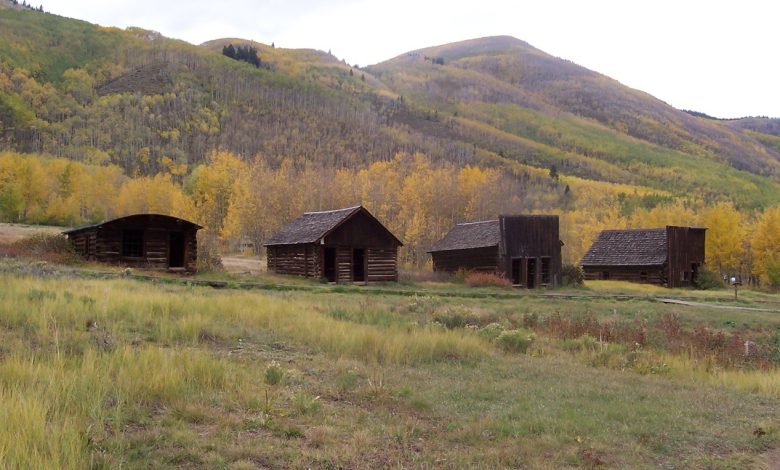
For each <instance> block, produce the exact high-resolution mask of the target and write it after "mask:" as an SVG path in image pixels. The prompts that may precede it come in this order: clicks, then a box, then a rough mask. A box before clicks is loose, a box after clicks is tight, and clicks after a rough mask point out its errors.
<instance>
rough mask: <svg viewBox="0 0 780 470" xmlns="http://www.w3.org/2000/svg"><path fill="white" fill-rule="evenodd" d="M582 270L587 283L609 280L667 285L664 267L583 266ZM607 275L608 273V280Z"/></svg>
mask: <svg viewBox="0 0 780 470" xmlns="http://www.w3.org/2000/svg"><path fill="white" fill-rule="evenodd" d="M582 269H583V271H584V272H585V280H587V281H599V280H604V279H609V280H610V281H629V282H637V283H641V284H657V285H665V284H666V269H665V267H664V266H658V265H655V266H583V268H582ZM605 273H607V277H606V278H605V276H604V274H605ZM642 273H645V275H643V274H642Z"/></svg>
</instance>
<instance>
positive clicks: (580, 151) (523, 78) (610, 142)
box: [369, 36, 780, 194]
mask: <svg viewBox="0 0 780 470" xmlns="http://www.w3.org/2000/svg"><path fill="white" fill-rule="evenodd" d="M369 70H370V71H371V72H372V73H373V74H374V75H375V76H376V77H377V78H379V79H380V80H382V81H383V82H384V83H385V84H386V85H387V86H389V87H390V88H391V89H393V90H394V91H395V92H397V93H399V94H402V95H404V96H405V97H409V98H411V99H412V100H414V101H417V102H420V103H422V104H423V105H424V106H427V107H431V108H435V109H437V110H438V111H439V112H440V113H446V114H448V115H452V116H457V117H460V118H461V121H463V120H464V118H465V119H467V120H469V121H476V122H478V123H480V124H488V125H490V126H491V127H493V128H496V129H498V130H501V131H504V132H506V133H509V134H511V135H513V136H517V137H519V138H522V139H529V140H531V141H533V142H535V143H537V144H543V145H545V146H548V147H547V148H543V149H538V151H537V152H536V155H535V156H536V157H537V158H538V157H539V154H540V153H541V154H544V153H545V150H547V152H546V153H547V154H548V155H547V156H548V157H550V158H551V159H553V160H554V159H555V158H556V155H555V152H556V151H558V152H560V151H563V152H566V153H568V154H574V155H565V156H564V157H563V159H562V160H561V161H558V162H554V163H555V164H557V165H558V167H559V168H563V169H564V171H573V172H574V173H577V174H583V173H585V176H588V177H593V178H597V179H607V180H611V179H612V180H617V181H621V182H631V183H639V184H649V185H651V186H652V185H654V184H653V181H654V180H656V181H657V180H658V179H662V180H665V181H666V183H667V184H669V183H671V184H673V185H674V186H678V189H682V190H685V191H690V190H692V189H694V188H695V187H701V186H702V185H703V186H705V187H708V188H710V189H711V190H712V191H711V192H712V194H716V193H718V191H720V189H719V188H722V187H721V183H722V181H719V180H720V178H719V177H718V176H716V177H715V178H714V179H713V180H711V181H707V179H708V174H709V173H710V172H714V173H717V172H718V171H719V170H718V168H721V169H722V168H723V166H727V167H730V168H729V169H728V170H726V172H727V173H729V174H730V175H737V173H736V172H734V171H733V170H744V171H746V172H749V173H753V174H757V175H763V176H769V177H770V178H772V179H774V180H777V178H778V176H779V175H780V152H778V149H777V148H776V147H775V146H773V145H767V143H766V140H765V139H763V138H761V137H763V136H758V137H757V136H756V135H755V134H753V133H745V132H742V131H741V129H740V128H739V127H737V126H732V125H728V124H727V122H725V121H724V122H722V121H714V120H710V119H703V118H699V117H695V116H691V115H689V114H687V113H685V112H682V111H680V110H677V109H675V108H673V107H671V106H669V105H667V104H666V103H663V102H662V101H660V100H657V99H655V98H653V97H652V96H650V95H648V94H646V93H643V92H640V91H637V90H633V89H631V88H628V87H625V86H623V85H621V84H620V83H618V82H617V81H615V80H612V79H610V78H608V77H605V76H603V75H601V74H598V73H596V72H593V71H590V70H588V69H585V68H583V67H580V66H578V65H576V64H574V63H572V62H569V61H566V60H562V59H558V58H555V57H552V56H550V55H548V54H545V53H544V52H542V51H540V50H538V49H535V48H534V47H532V46H530V45H529V44H527V43H525V42H523V41H520V40H518V39H514V38H511V37H505V36H499V37H489V38H481V39H475V40H470V41H463V42H458V43H453V44H447V45H443V46H438V47H432V48H426V49H421V50H418V51H413V52H409V53H407V54H404V55H401V56H398V57H396V58H394V59H391V60H389V61H386V62H383V63H380V64H377V65H374V66H371V67H370V68H369ZM462 124H465V125H467V127H473V126H470V125H468V123H465V122H462ZM754 130H756V129H754ZM764 132H765V131H764ZM498 146H500V144H499V145H497V147H498ZM533 153H534V152H533V151H531V150H526V151H525V152H522V151H520V152H516V155H515V157H516V158H520V159H528V158H529V155H528V154H533ZM557 157H558V158H560V156H557ZM593 159H596V160H599V162H594V161H593ZM534 163H535V164H543V163H544V162H543V161H536V162H534ZM604 163H607V164H608V166H605V165H604ZM572 164H574V165H572ZM572 166H575V168H574V169H572V168H571V167H572ZM670 166H675V167H679V168H680V169H681V170H682V173H681V174H679V175H678V177H676V178H675V179H676V180H677V181H673V180H672V179H666V178H665V177H664V176H663V175H662V173H663V172H664V171H665V169H666V168H668V167H670ZM586 169H587V170H586ZM621 170H623V172H621ZM625 172H628V173H630V174H632V175H634V176H635V179H634V180H631V179H630V178H628V179H626V178H627V174H626V173H625ZM605 173H606V174H605ZM707 192H710V191H707Z"/></svg>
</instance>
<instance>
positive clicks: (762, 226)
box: [751, 206, 780, 287]
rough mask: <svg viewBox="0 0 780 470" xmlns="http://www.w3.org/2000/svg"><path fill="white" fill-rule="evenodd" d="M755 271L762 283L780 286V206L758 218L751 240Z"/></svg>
mask: <svg viewBox="0 0 780 470" xmlns="http://www.w3.org/2000/svg"><path fill="white" fill-rule="evenodd" d="M751 248H752V250H751V251H752V254H753V269H754V272H755V273H756V274H758V275H759V276H760V278H761V282H764V283H767V284H771V285H773V286H775V287H776V286H778V285H780V206H774V207H771V208H769V209H767V210H766V211H764V213H763V214H762V215H761V216H760V217H759V218H758V220H757V221H756V225H755V231H754V232H753V236H752V239H751Z"/></svg>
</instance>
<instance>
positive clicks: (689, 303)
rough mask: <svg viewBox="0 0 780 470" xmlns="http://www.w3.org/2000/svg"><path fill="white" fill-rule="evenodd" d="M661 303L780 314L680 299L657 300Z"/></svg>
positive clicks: (779, 311)
mask: <svg viewBox="0 0 780 470" xmlns="http://www.w3.org/2000/svg"><path fill="white" fill-rule="evenodd" d="M656 300H658V301H659V302H663V303H665V304H675V305H685V306H688V307H707V308H718V309H722V310H746V311H749V312H770V313H780V310H774V309H771V308H756V307H741V306H739V305H718V304H705V303H703V302H692V301H689V300H679V299H661V298H659V299H656Z"/></svg>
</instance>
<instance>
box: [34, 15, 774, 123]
mask: <svg viewBox="0 0 780 470" xmlns="http://www.w3.org/2000/svg"><path fill="white" fill-rule="evenodd" d="M39 2H43V6H44V9H45V10H46V11H49V12H52V13H56V14H59V15H63V16H69V17H73V18H78V19H83V20H86V21H89V22H92V23H98V24H101V25H105V26H119V27H126V26H139V27H143V28H146V29H152V30H155V31H159V32H160V33H162V34H163V35H165V36H168V37H173V38H178V39H184V40H185V41H188V42H191V43H193V44H200V43H202V42H204V41H207V40H210V39H217V38H222V37H239V38H245V39H253V40H255V41H259V42H263V43H268V44H270V43H271V42H275V43H276V46H277V47H296V48H297V47H308V48H315V49H321V50H324V51H327V50H329V49H330V50H332V52H333V54H334V55H336V56H337V57H339V58H344V59H346V60H347V61H348V62H349V63H351V64H359V65H368V64H373V63H376V62H381V61H383V60H386V59H390V58H392V57H394V56H396V55H399V54H402V53H404V52H407V51H410V50H414V49H420V48H423V47H428V46H435V45H439V44H444V43H448V42H454V41H459V40H464V39H472V38H477V37H483V36H494V35H503V34H506V35H511V36H514V37H516V38H519V39H522V40H524V41H527V42H529V43H530V44H531V45H533V46H534V47H537V48H539V49H541V50H543V51H545V52H547V53H549V54H552V55H554V56H558V57H562V58H565V59H569V60H571V61H573V62H576V63H578V64H580V65H582V66H585V67H587V68H589V69H592V70H595V71H597V72H600V73H603V74H605V75H608V76H610V77H612V78H614V79H617V80H619V81H620V82H622V83H623V84H625V85H628V86H630V87H633V88H637V89H640V90H642V91H646V92H648V93H650V94H652V95H654V96H656V97H657V98H659V99H661V100H664V101H666V102H667V103H669V104H671V105H673V106H675V107H677V108H681V109H693V110H696V111H701V112H705V113H707V114H710V115H713V116H717V117H740V116H748V115H766V116H771V117H780V91H778V85H780V24H778V23H779V22H780V2H777V1H775V0H731V1H722V0H710V1H704V0H676V1H672V0H633V1H632V0H622V1H620V0H591V1H585V0H534V1H527V0H516V1H501V0H472V1H461V0H449V1H446V0H433V1H426V0H390V1H388V0H385V1H379V0H319V1H318V0H298V1H295V0H289V1H284V0H260V1H251V0H233V1H232V2H222V1H219V0H190V1H179V0H167V1H166V0H115V1H106V0H32V2H31V3H34V4H35V5H37V4H38V3H39Z"/></svg>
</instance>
